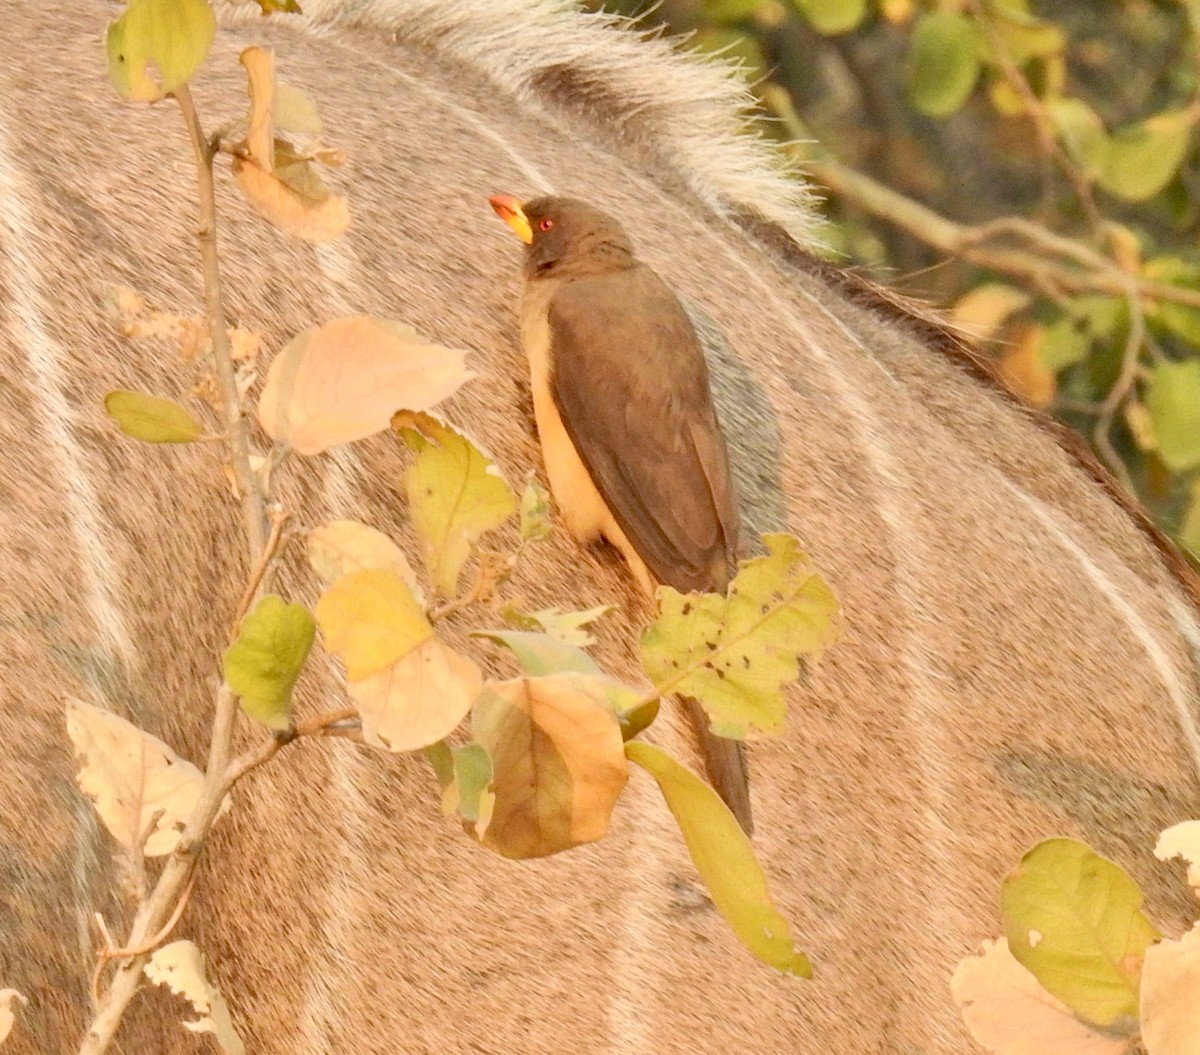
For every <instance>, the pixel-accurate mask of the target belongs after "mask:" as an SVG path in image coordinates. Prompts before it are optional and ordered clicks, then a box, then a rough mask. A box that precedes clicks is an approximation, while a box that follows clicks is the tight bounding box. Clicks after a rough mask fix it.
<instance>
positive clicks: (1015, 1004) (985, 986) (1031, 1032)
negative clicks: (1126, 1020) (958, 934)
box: [950, 938, 1130, 1055]
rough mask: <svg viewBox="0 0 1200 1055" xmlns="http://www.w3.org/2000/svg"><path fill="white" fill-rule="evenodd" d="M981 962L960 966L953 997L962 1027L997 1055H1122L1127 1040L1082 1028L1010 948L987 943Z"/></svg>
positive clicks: (970, 960)
mask: <svg viewBox="0 0 1200 1055" xmlns="http://www.w3.org/2000/svg"><path fill="white" fill-rule="evenodd" d="M980 952H981V955H979V956H968V957H966V958H965V959H963V960H962V961H960V962H959V965H958V967H957V968H956V969H955V971H954V977H953V978H952V979H951V981H950V993H951V996H952V997H953V998H954V1002H955V1003H956V1004H957V1005H958V1008H959V1010H960V1011H961V1012H962V1017H963V1022H965V1023H966V1026H967V1029H968V1030H970V1032H971V1036H972V1037H974V1038H975V1040H976V1041H978V1042H979V1043H980V1044H981V1045H982V1046H983V1047H984V1048H986V1049H987V1050H988V1051H993V1052H996V1053H998V1055H1048V1053H1049V1052H1056V1053H1061V1055H1066V1053H1068V1052H1069V1053H1070V1055H1121V1052H1123V1051H1124V1050H1125V1049H1126V1048H1128V1047H1129V1043H1130V1038H1129V1037H1127V1036H1112V1035H1111V1034H1107V1033H1100V1032H1098V1031H1096V1030H1094V1029H1091V1028H1090V1027H1089V1026H1087V1025H1085V1024H1084V1023H1083V1022H1080V1021H1079V1019H1077V1018H1076V1017H1075V1015H1074V1014H1073V1013H1072V1011H1071V1009H1070V1008H1069V1007H1067V1005H1066V1004H1064V1003H1063V1002H1062V1001H1061V1000H1057V999H1055V998H1054V997H1053V996H1051V995H1050V994H1049V993H1047V992H1046V990H1045V989H1043V988H1042V987H1041V986H1040V985H1038V981H1037V979H1036V978H1034V977H1033V975H1032V974H1030V973H1029V972H1028V971H1027V970H1025V968H1024V967H1022V966H1021V965H1020V964H1019V963H1017V961H1016V960H1015V959H1013V955H1012V953H1010V952H1009V951H1008V942H1007V941H1006V940H1005V939H1004V938H1001V939H1000V940H999V941H985V942H984V943H983V946H982V948H981V950H980Z"/></svg>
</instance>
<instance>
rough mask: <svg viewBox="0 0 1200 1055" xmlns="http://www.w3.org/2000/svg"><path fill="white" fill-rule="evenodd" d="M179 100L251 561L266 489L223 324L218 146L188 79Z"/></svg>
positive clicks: (207, 305) (262, 539)
mask: <svg viewBox="0 0 1200 1055" xmlns="http://www.w3.org/2000/svg"><path fill="white" fill-rule="evenodd" d="M175 100H176V102H178V103H179V109H180V111H181V112H182V114H183V119H184V122H185V124H186V125H187V130H188V135H189V136H190V137H191V140H192V149H193V151H194V152H195V155H196V176H197V184H198V188H197V189H198V191H199V196H200V226H199V229H198V231H197V234H196V238H197V241H198V242H199V244H200V261H201V265H202V267H203V270H204V313H205V320H206V322H207V323H208V329H209V337H210V339H211V340H212V348H213V358H214V360H215V362H216V370H217V382H218V384H219V385H220V388H221V397H222V400H223V402H224V404H225V421H226V425H227V427H228V430H229V447H230V452H231V454H232V456H233V471H234V475H235V476H236V478H237V483H238V490H239V491H240V492H241V496H242V517H243V520H244V521H245V528H246V542H247V544H248V546H249V548H250V560H251V561H252V562H253V561H255V560H257V559H258V555H259V554H260V553H261V552H262V551H263V548H264V547H265V545H266V538H267V532H266V514H265V508H266V502H265V499H264V496H263V493H262V488H261V486H260V485H259V482H258V480H257V479H256V478H255V475H254V471H253V470H252V469H251V467H250V437H249V431H248V429H247V427H246V419H245V417H244V415H243V414H242V401H241V398H240V397H239V396H238V390H237V372H236V368H235V367H234V364H233V354H232V352H231V350H230V348H229V333H228V331H227V330H226V328H225V327H226V325H227V322H226V318H225V304H224V296H223V294H222V286H221V264H220V260H219V258H218V255H217V201H216V190H215V187H214V185H213V172H212V163H213V157H214V153H215V151H214V147H213V144H212V142H211V141H209V140H208V139H206V138H205V136H204V129H203V128H202V126H201V124H200V118H199V116H198V115H197V113H196V107H195V104H194V103H193V102H192V95H191V92H190V91H189V90H188V86H187V85H186V84H185V85H183V86H182V87H180V88H177V89H176V90H175Z"/></svg>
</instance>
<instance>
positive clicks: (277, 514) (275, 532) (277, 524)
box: [230, 507, 289, 638]
mask: <svg viewBox="0 0 1200 1055" xmlns="http://www.w3.org/2000/svg"><path fill="white" fill-rule="evenodd" d="M288 515H289V514H288V513H287V512H286V511H285V510H283V509H280V508H278V507H275V508H273V509H272V510H271V534H270V535H268V536H267V541H266V545H265V546H264V547H263V550H262V552H261V553H260V554H259V555H258V560H257V561H255V562H254V567H253V568H252V569H251V570H250V578H249V579H248V580H247V581H246V590H245V592H244V593H243V594H242V599H241V600H240V601H239V602H238V607H237V612H236V614H235V615H234V617H233V630H232V633H231V635H230V636H231V637H233V638H236V637H237V633H238V627H239V626H241V623H242V620H243V619H244V618H245V616H246V613H247V612H248V611H249V610H250V605H251V604H252V603H253V602H254V595H255V594H256V593H257V592H258V588H259V586H260V585H261V584H262V580H263V575H265V574H266V571H267V567H268V565H270V563H271V561H272V559H274V557H275V554H276V552H277V551H278V549H279V540H280V538H281V537H282V536H283V525H284V524H285V523H286V522H287V518H288Z"/></svg>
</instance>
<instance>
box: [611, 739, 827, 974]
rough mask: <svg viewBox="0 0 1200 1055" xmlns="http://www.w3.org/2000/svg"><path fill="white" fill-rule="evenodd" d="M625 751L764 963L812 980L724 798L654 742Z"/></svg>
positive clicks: (721, 907) (722, 908)
mask: <svg viewBox="0 0 1200 1055" xmlns="http://www.w3.org/2000/svg"><path fill="white" fill-rule="evenodd" d="M625 754H626V756H627V757H628V758H629V760H630V761H631V762H636V763H637V764H638V765H639V766H641V767H642V768H643V769H644V770H646V772H647V773H649V774H650V775H651V776H652V777H653V778H654V779H655V781H656V782H657V783H658V786H659V789H660V790H661V791H662V794H663V798H664V799H666V801H667V807H668V808H669V809H670V811H671V813H672V814H673V815H674V817H675V821H676V823H677V824H678V825H679V831H680V832H681V833H682V835H683V841H684V842H685V843H686V844H687V848H688V853H689V854H691V857H692V862H693V863H694V864H695V866H696V871H697V872H699V873H700V878H701V879H703V880H704V885H705V886H706V887H708V892H709V894H711V895H712V899H713V904H714V905H716V906H717V911H718V912H720V913H721V915H722V916H723V917H724V918H725V922H726V923H728V924H729V926H730V927H731V928H732V929H733V932H734V934H736V935H737V937H738V940H739V941H740V942H741V943H742V944H743V945H744V946H745V947H746V948H747V949H748V950H749V951H750V952H751V953H752V954H753V955H754V956H756V957H757V958H758V959H759V960H761V961H762V962H763V963H765V964H767V965H769V966H771V967H774V968H776V969H777V970H780V971H784V972H786V973H788V974H795V975H799V976H800V977H801V978H811V977H812V965H811V964H810V963H809V962H808V957H807V956H805V955H804V953H802V952H801V951H800V950H799V949H797V948H796V947H795V944H794V943H793V942H792V935H791V932H790V930H789V928H788V923H787V920H786V919H784V918H783V916H782V915H780V913H779V910H778V909H776V908H775V906H774V904H773V903H772V901H771V894H770V891H769V890H768V889H767V877H766V876H765V875H764V874H763V870H762V866H761V865H760V864H759V863H758V860H757V858H755V856H754V848H753V847H752V846H751V845H750V840H749V839H748V838H747V837H746V833H745V832H744V831H742V829H741V826H740V825H739V824H738V822H737V819H736V818H735V817H734V815H733V814H732V813H730V812H729V807H728V806H726V805H725V803H724V802H722V801H721V797H720V796H719V795H718V794H717V793H716V792H715V791H714V790H713V789H712V788H711V787H710V786H709V785H708V784H706V783H705V782H704V781H703V780H701V779H700V778H699V777H698V776H696V775H695V774H694V773H691V772H690V771H689V770H687V769H686V768H685V767H683V766H682V765H680V764H679V763H678V762H676V761H675V759H673V758H672V757H671V756H670V755H668V754H666V752H664V751H661V750H660V749H659V748H657V747H654V746H653V745H652V744H647V743H642V742H641V741H638V740H631V741H630V742H629V743H627V744H626V745H625Z"/></svg>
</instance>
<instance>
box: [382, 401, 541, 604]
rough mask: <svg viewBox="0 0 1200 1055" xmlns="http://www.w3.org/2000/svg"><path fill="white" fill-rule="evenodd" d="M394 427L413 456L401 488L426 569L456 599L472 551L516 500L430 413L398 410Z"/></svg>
mask: <svg viewBox="0 0 1200 1055" xmlns="http://www.w3.org/2000/svg"><path fill="white" fill-rule="evenodd" d="M392 426H393V428H396V429H398V430H399V431H400V433H401V435H402V436H403V437H404V439H405V441H406V442H407V443H408V445H409V446H410V447H411V448H412V449H413V450H414V451H416V453H417V456H416V458H415V459H413V463H412V465H410V466H409V468H408V470H407V471H406V472H405V474H404V489H405V492H406V493H407V495H408V505H409V512H410V514H411V516H412V522H413V527H414V528H416V531H417V535H418V537H419V538H420V540H421V550H422V552H423V554H424V556H425V566H426V568H427V569H428V571H429V575H430V577H431V578H432V579H433V581H434V583H435V584H436V585H437V588H438V589H439V590H441V592H442V593H443V594H445V595H446V596H447V597H455V596H457V594H458V580H459V576H460V574H461V572H462V568H463V565H464V564H465V563H466V561H467V558H468V557H469V556H470V554H471V547H472V546H473V545H474V544H475V543H476V542H477V541H478V540H479V539H480V538H481V537H482V536H483V535H484V534H486V533H487V532H489V531H491V530H493V529H494V528H497V527H499V526H500V525H501V524H503V523H504V522H505V521H506V520H507V519H508V518H509V517H511V516H512V515H513V513H515V512H516V510H517V500H516V496H515V495H514V494H513V493H512V490H511V489H510V488H509V486H508V484H507V483H505V481H504V477H503V476H501V475H500V471H499V470H498V469H497V468H496V466H495V464H494V463H493V462H492V460H491V459H490V458H488V456H487V455H486V454H485V453H484V452H483V451H482V450H480V449H479V447H477V446H476V445H475V444H474V443H472V442H471V441H470V440H469V439H468V438H467V437H466V436H465V435H463V433H461V432H459V431H458V430H457V429H454V428H452V427H451V426H449V425H448V424H446V423H445V422H444V421H440V420H439V419H438V418H436V417H434V416H433V415H432V414H423V413H419V414H412V413H409V412H407V411H402V412H400V413H398V414H396V415H395V417H393V419H392Z"/></svg>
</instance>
